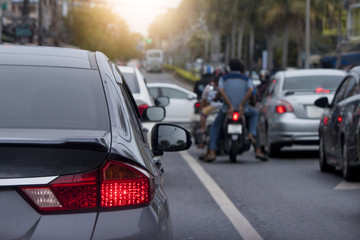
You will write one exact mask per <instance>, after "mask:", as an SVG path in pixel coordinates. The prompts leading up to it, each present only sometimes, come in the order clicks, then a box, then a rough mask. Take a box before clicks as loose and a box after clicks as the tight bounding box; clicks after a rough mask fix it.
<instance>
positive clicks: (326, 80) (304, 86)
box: [283, 75, 344, 91]
mask: <svg viewBox="0 0 360 240" xmlns="http://www.w3.org/2000/svg"><path fill="white" fill-rule="evenodd" d="M343 78H344V76H329V75H327V76H302V77H288V78H285V81H284V86H283V89H284V90H309V91H316V89H324V90H336V88H337V87H338V86H339V84H340V83H341V81H342V79H343Z"/></svg>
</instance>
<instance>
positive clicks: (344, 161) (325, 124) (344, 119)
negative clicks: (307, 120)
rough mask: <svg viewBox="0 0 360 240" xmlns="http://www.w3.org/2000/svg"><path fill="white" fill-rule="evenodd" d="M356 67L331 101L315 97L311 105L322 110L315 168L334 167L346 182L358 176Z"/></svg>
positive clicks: (359, 123)
mask: <svg viewBox="0 0 360 240" xmlns="http://www.w3.org/2000/svg"><path fill="white" fill-rule="evenodd" d="M359 78H360V66H357V67H354V68H352V69H350V71H349V75H348V76H346V77H345V78H344V80H343V81H342V82H341V84H340V86H339V88H338V89H337V90H336V93H335V96H334V98H333V101H332V102H331V103H330V102H329V100H328V99H327V98H326V97H322V98H319V99H317V100H316V101H315V105H316V106H318V107H321V108H326V109H327V110H326V112H325V114H323V116H322V117H321V120H320V125H319V137H320V144H319V145H320V146H319V166H320V170H321V171H322V172H326V171H329V170H330V167H335V168H336V169H337V170H341V171H342V173H343V177H344V179H345V180H346V181H351V180H354V179H355V178H356V177H357V176H356V175H357V174H358V173H359V167H360V159H359V146H360V145H359V144H360V138H359V137H360V132H359V129H360V80H359Z"/></svg>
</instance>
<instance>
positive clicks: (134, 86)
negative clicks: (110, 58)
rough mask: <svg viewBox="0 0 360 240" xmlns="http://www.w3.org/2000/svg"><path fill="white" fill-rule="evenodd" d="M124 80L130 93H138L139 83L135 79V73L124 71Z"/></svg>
mask: <svg viewBox="0 0 360 240" xmlns="http://www.w3.org/2000/svg"><path fill="white" fill-rule="evenodd" d="M123 75H124V77H125V81H126V83H127V84H128V86H129V88H130V91H131V92H132V93H140V88H139V83H138V81H137V78H136V75H135V73H124V72H123Z"/></svg>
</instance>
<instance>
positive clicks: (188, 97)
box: [187, 95, 197, 100]
mask: <svg viewBox="0 0 360 240" xmlns="http://www.w3.org/2000/svg"><path fill="white" fill-rule="evenodd" d="M187 99H189V100H194V99H197V96H193V95H187Z"/></svg>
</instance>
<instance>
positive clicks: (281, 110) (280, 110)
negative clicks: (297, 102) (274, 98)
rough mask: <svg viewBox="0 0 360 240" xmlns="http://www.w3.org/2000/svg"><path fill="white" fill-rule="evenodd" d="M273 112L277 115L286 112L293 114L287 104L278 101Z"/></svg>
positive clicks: (291, 108)
mask: <svg viewBox="0 0 360 240" xmlns="http://www.w3.org/2000/svg"><path fill="white" fill-rule="evenodd" d="M275 111H276V112H277V113H279V114H282V113H286V112H294V109H293V107H292V106H291V104H290V103H289V102H287V101H284V100H280V101H279V102H278V104H277V105H276V107H275Z"/></svg>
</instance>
